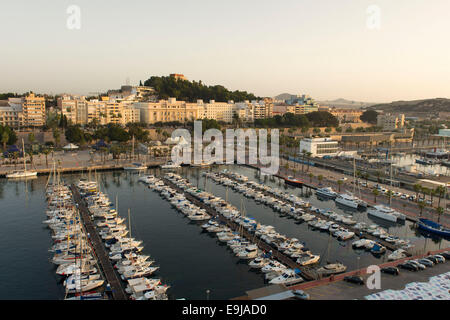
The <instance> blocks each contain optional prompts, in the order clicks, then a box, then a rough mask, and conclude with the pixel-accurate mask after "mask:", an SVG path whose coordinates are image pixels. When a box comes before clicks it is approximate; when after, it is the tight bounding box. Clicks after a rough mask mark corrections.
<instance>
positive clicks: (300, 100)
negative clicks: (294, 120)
mask: <svg viewBox="0 0 450 320" xmlns="http://www.w3.org/2000/svg"><path fill="white" fill-rule="evenodd" d="M286 103H287V104H288V106H287V108H286V112H290V113H294V114H306V113H310V112H315V111H319V105H318V104H317V103H316V102H315V101H314V99H312V98H311V97H310V96H307V95H304V94H303V95H298V96H297V97H295V98H292V99H289V100H286Z"/></svg>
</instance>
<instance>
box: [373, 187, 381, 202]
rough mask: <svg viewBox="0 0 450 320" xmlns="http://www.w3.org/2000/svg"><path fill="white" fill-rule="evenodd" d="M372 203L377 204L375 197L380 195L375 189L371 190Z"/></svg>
mask: <svg viewBox="0 0 450 320" xmlns="http://www.w3.org/2000/svg"><path fill="white" fill-rule="evenodd" d="M372 194H373V202H375V203H377V197H378V196H379V195H380V191H378V189H377V188H373V189H372Z"/></svg>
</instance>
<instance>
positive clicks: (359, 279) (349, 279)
mask: <svg viewBox="0 0 450 320" xmlns="http://www.w3.org/2000/svg"><path fill="white" fill-rule="evenodd" d="M344 281H347V282H351V283H356V284H360V285H362V284H364V279H363V278H362V277H360V276H348V277H345V278H344Z"/></svg>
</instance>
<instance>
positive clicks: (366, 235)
mask: <svg viewBox="0 0 450 320" xmlns="http://www.w3.org/2000/svg"><path fill="white" fill-rule="evenodd" d="M220 175H221V176H223V177H226V178H228V179H231V180H234V181H236V182H238V183H241V182H239V181H237V180H236V179H234V178H233V177H231V176H228V175H226V174H222V173H220ZM244 184H246V183H244ZM258 191H260V192H262V193H263V194H264V195H265V196H270V197H273V198H276V199H278V200H281V201H287V200H286V199H284V198H282V197H279V196H277V195H275V194H272V193H270V192H267V191H265V190H260V189H258ZM289 202H290V201H289ZM290 204H291V205H293V206H294V207H296V208H301V209H303V210H307V211H308V213H310V214H313V215H315V216H316V217H319V218H320V219H322V220H326V221H333V220H331V219H330V218H329V217H327V216H325V215H323V214H321V213H317V212H312V211H311V210H309V209H308V208H304V207H301V206H299V205H297V204H295V203H293V202H290ZM333 222H334V221H333ZM334 223H336V224H338V225H339V226H341V227H343V228H345V229H347V230H349V231H352V232H354V233H355V236H357V237H359V238H364V239H369V240H373V241H376V242H378V243H379V244H381V245H382V246H384V247H386V249H389V250H391V251H395V250H397V249H398V247H397V246H396V245H394V244H392V243H389V242H387V241H384V240H382V239H379V238H377V237H375V236H373V235H371V234H370V233H367V232H361V231H359V230H357V229H355V228H353V227H351V226H347V225H342V224H340V223H337V222H334ZM408 254H409V253H408Z"/></svg>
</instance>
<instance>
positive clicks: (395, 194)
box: [394, 191, 403, 197]
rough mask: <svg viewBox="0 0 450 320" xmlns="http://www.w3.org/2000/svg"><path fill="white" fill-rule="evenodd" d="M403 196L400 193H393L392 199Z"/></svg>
mask: <svg viewBox="0 0 450 320" xmlns="http://www.w3.org/2000/svg"><path fill="white" fill-rule="evenodd" d="M402 195H403V194H402V193H401V192H398V191H397V192H394V197H400V196H402Z"/></svg>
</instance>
